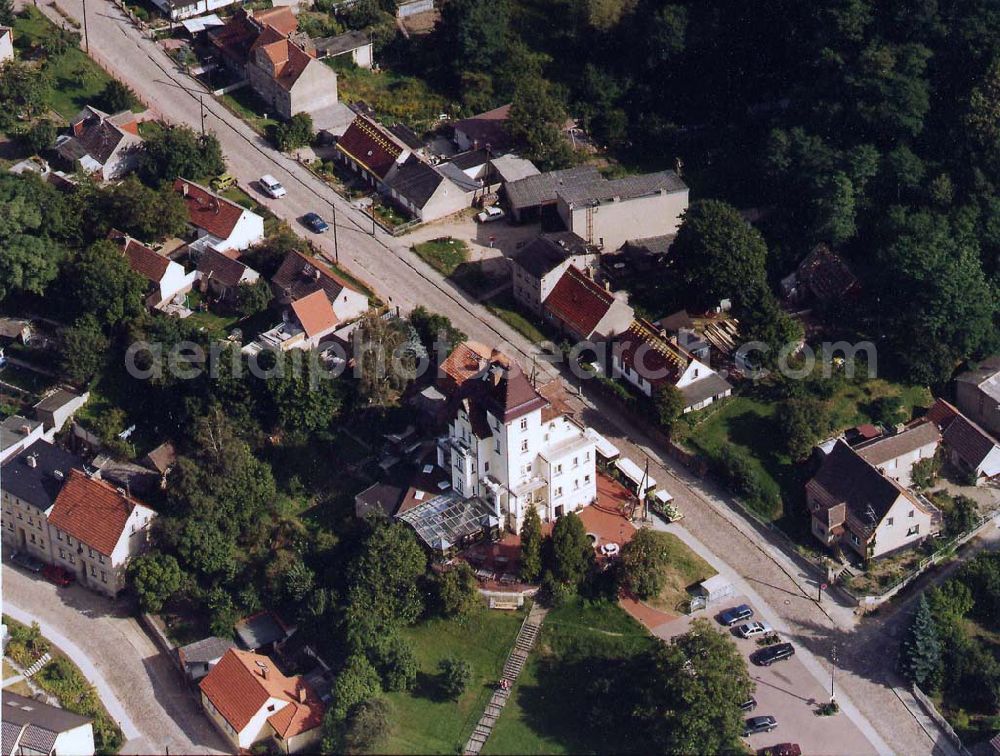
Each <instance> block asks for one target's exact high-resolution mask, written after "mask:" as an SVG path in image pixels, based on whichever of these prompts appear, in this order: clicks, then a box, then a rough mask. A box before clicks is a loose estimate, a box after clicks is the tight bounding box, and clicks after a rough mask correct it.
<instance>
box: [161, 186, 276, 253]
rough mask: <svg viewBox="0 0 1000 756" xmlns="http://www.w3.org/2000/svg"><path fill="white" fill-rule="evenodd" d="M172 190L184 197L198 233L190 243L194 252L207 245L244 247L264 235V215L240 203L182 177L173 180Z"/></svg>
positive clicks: (193, 225) (220, 247)
mask: <svg viewBox="0 0 1000 756" xmlns="http://www.w3.org/2000/svg"><path fill="white" fill-rule="evenodd" d="M174 191H175V192H178V193H179V194H180V195H181V196H183V197H184V202H185V203H186V204H187V211H188V223H189V224H191V226H192V227H193V228H194V229H195V232H196V234H197V237H198V238H197V240H196V241H195V242H193V243H192V244H191V250H192V252H193V253H194V254H196V255H197V254H198V253H200V252H202V251H203V250H205V249H208V248H211V249H214V250H216V251H217V252H227V251H229V250H244V249H246V248H247V247H250V246H251V245H253V244H256V243H257V242H259V241H260V240H261V239H263V238H264V219H263V218H261V217H260V216H259V215H257V213H254V212H251V211H249V210H247V209H246V208H245V207H243V206H242V205H239V204H237V203H236V202H233V201H232V200H228V199H226V198H225V197H223V196H222V195H220V194H216V193H215V192H213V191H212V190H211V189H208V188H206V187H204V186H201V185H200V184H196V183H194V182H193V181H188V180H187V179H183V178H178V179H176V180H175V181H174Z"/></svg>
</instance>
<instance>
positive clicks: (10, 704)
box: [0, 690, 92, 754]
mask: <svg viewBox="0 0 1000 756" xmlns="http://www.w3.org/2000/svg"><path fill="white" fill-rule="evenodd" d="M0 714H2V719H3V748H4V753H5V754H6V753H11V752H12V751H13V749H14V744H15V743H17V745H18V746H19V747H20V748H25V749H31V750H35V751H39V752H41V753H48V752H49V751H51V750H52V746H53V744H55V742H56V737H57V736H58V735H59V734H60V733H63V732H67V731H68V730H73V729H75V728H77V727H81V726H83V725H86V724H89V723H90V722H91V721H92V720H90V719H87V718H86V717H81V716H80V715H79V714H74V713H73V712H71V711H66V710H65V709H60V708H59V707H57V706H49V705H48V704H46V703H42V702H41V701H36V700H35V699H33V698H26V697H24V696H19V695H18V694H17V693H12V692H11V691H9V690H5V691H4V692H3V705H2V706H0ZM19 735H20V740H18V736H19Z"/></svg>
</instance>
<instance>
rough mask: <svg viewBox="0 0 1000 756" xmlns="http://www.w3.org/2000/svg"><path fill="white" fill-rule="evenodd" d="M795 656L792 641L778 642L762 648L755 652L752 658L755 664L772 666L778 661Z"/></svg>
mask: <svg viewBox="0 0 1000 756" xmlns="http://www.w3.org/2000/svg"><path fill="white" fill-rule="evenodd" d="M793 656H795V647H794V646H792V644H791V643H778V644H775V645H773V646H767V647H766V648H762V649H761V650H760V651H758V652H757V653H755V654H753V656H751V657H750V659H751V660H752V661H753V663H754V664H757V665H759V666H761V667H770V666H771V665H772V664H774V663H775V662H776V661H781V660H782V659H790V658H791V657H793Z"/></svg>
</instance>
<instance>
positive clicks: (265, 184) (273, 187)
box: [260, 173, 288, 199]
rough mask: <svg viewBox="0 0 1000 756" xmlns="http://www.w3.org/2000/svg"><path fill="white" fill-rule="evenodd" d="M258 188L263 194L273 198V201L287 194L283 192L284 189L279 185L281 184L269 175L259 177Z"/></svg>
mask: <svg viewBox="0 0 1000 756" xmlns="http://www.w3.org/2000/svg"><path fill="white" fill-rule="evenodd" d="M260 188H261V189H263V190H264V194H267V195H269V196H271V197H274V199H278V198H279V197H284V196H285V195H286V194H288V192H286V191H285V187H283V186H282V185H281V182H279V181H278V179H276V178H275V177H274V176H272V175H271V174H269V173H268V174H265V175H263V176H261V177H260Z"/></svg>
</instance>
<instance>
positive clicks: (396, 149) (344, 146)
mask: <svg viewBox="0 0 1000 756" xmlns="http://www.w3.org/2000/svg"><path fill="white" fill-rule="evenodd" d="M337 149H338V150H340V151H341V152H343V153H344V154H345V155H347V156H348V157H349V158H351V159H352V160H353V161H355V162H356V163H358V164H359V165H361V166H362V167H364V168H365V169H367V170H368V171H370V172H371V173H373V174H374V175H376V176H378V177H379V178H380V179H384V178H385V177H386V175H388V173H389V170H390V169H391V168H392V166H393V165H394V164H395V163H396V160H397V159H398V158H399V156H400V155H402V154H403V151H404V150H405V149H406V148H404V147H403V145H401V144H399V142H397V141H396V139H395V138H394V137H393V136H392V135H391V134H389V133H388V132H387V131H386V130H385V129H383V128H382V127H381V126H379V125H378V124H377V123H375V122H374V121H372V120H370V119H368V118H366V117H365V116H363V115H359V116H357V117H356V118H355V119H354V120H353V121H352V122H351V125H350V126H348V127H347V131H345V132H344V135H343V136H342V137H340V138H339V139H338V140H337Z"/></svg>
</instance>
